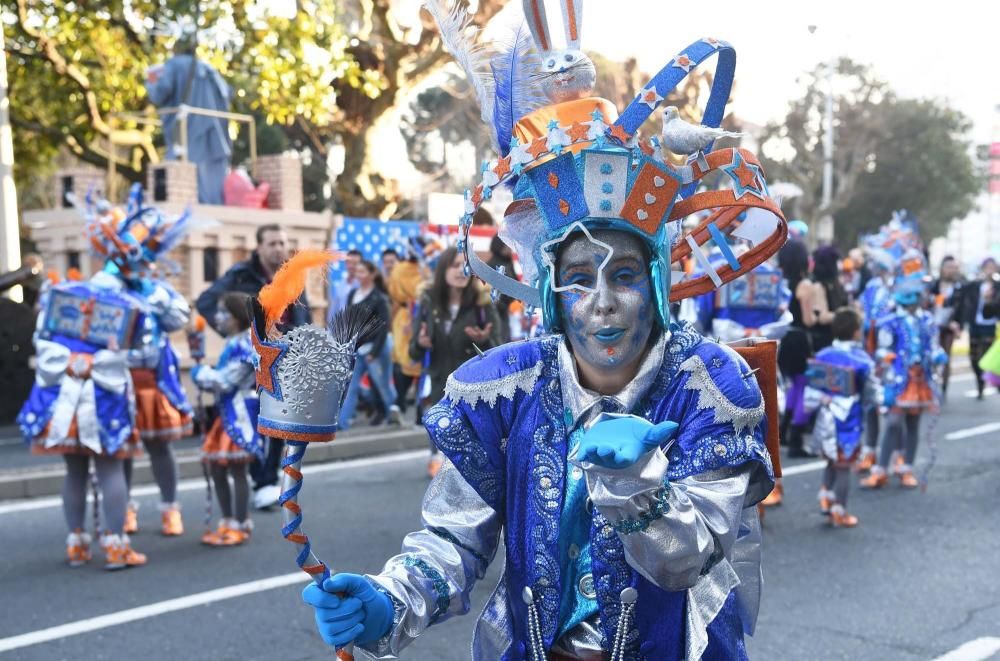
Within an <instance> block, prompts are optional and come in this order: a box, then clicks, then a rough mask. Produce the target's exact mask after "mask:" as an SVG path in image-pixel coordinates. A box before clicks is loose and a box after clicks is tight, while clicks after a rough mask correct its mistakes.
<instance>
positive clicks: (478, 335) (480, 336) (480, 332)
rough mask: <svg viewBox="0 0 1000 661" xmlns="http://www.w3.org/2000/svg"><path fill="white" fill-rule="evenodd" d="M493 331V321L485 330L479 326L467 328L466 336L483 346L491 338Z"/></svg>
mask: <svg viewBox="0 0 1000 661" xmlns="http://www.w3.org/2000/svg"><path fill="white" fill-rule="evenodd" d="M491 330H493V322H492V321H491V322H489V323H488V324H486V326H484V327H483V328H479V327H478V326H466V327H465V334H466V335H468V336H469V339H471V340H472V341H473V342H475V343H476V344H482V343H483V341H484V340H486V339H487V338H489V336H490V331H491Z"/></svg>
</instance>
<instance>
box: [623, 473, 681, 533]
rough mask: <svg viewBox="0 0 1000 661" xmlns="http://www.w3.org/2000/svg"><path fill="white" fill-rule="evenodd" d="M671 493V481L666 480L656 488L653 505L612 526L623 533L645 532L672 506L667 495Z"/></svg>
mask: <svg viewBox="0 0 1000 661" xmlns="http://www.w3.org/2000/svg"><path fill="white" fill-rule="evenodd" d="M669 495H670V482H669V481H668V480H664V481H663V485H662V486H660V488H659V489H657V490H656V498H655V499H654V501H653V506H652V507H650V508H649V509H648V510H646V511H645V512H643V513H642V514H640V515H639V516H638V517H636V518H632V517H629V518H627V519H622V520H621V521H618V522H617V523H612V524H611V527H612V528H614V529H615V531H616V532H620V533H621V534H623V535H631V534H632V533H637V532H643V531H644V530H646V529H648V528H649V524H651V523H652V522H653V521H656V520H657V519H660V518H663V513H664V512H666V511H667V510H668V509H669V508H670V506H669V505H668V504H667V497H668V496H669Z"/></svg>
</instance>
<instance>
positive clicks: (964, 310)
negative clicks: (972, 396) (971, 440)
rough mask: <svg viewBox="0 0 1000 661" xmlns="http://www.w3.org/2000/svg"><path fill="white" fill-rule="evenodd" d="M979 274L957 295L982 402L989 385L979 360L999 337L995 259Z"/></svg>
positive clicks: (998, 283) (958, 318)
mask: <svg viewBox="0 0 1000 661" xmlns="http://www.w3.org/2000/svg"><path fill="white" fill-rule="evenodd" d="M980 271H981V273H982V278H980V279H978V280H973V281H972V282H970V283H968V284H966V285H965V286H964V287H962V289H961V290H960V291H959V293H958V294H956V299H957V304H956V310H955V320H956V321H957V322H958V323H959V324H961V325H962V326H968V327H969V361H970V362H971V363H972V369H973V371H974V372H975V373H976V385H977V387H978V390H979V399H982V398H983V390H984V389H985V387H986V384H985V382H984V381H983V371H982V370H981V369H980V368H979V360H980V359H981V358H982V357H983V354H984V353H986V351H987V350H988V349H989V348H990V346H991V345H992V344H993V340H994V338H996V331H997V322H998V321H1000V316H998V313H1000V274H998V272H997V262H996V260H995V259H993V258H992V257H990V258H987V259H986V260H985V261H983V264H982V266H981V267H980Z"/></svg>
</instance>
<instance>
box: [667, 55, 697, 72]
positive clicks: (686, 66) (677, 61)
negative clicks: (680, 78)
mask: <svg viewBox="0 0 1000 661" xmlns="http://www.w3.org/2000/svg"><path fill="white" fill-rule="evenodd" d="M670 64H671V66H675V67H677V68H678V69H683V70H684V73H689V72H690V71H691V67H693V66H694V60H692V59H691V58H690V57H688V56H687V54H685V53H681V54H680V55H678V56H677V57H675V58H674V61H673V62H671V63H670Z"/></svg>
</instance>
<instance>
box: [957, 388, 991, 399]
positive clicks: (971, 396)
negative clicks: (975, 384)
mask: <svg viewBox="0 0 1000 661" xmlns="http://www.w3.org/2000/svg"><path fill="white" fill-rule="evenodd" d="M962 394H963V395H965V396H966V397H968V398H969V399H975V398H976V397H979V391H978V390H966V391H965V392H964V393H962ZM996 394H997V390H996V388H990V389H989V390H988V391H987V392H984V393H983V397H992V396H993V395H996Z"/></svg>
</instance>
